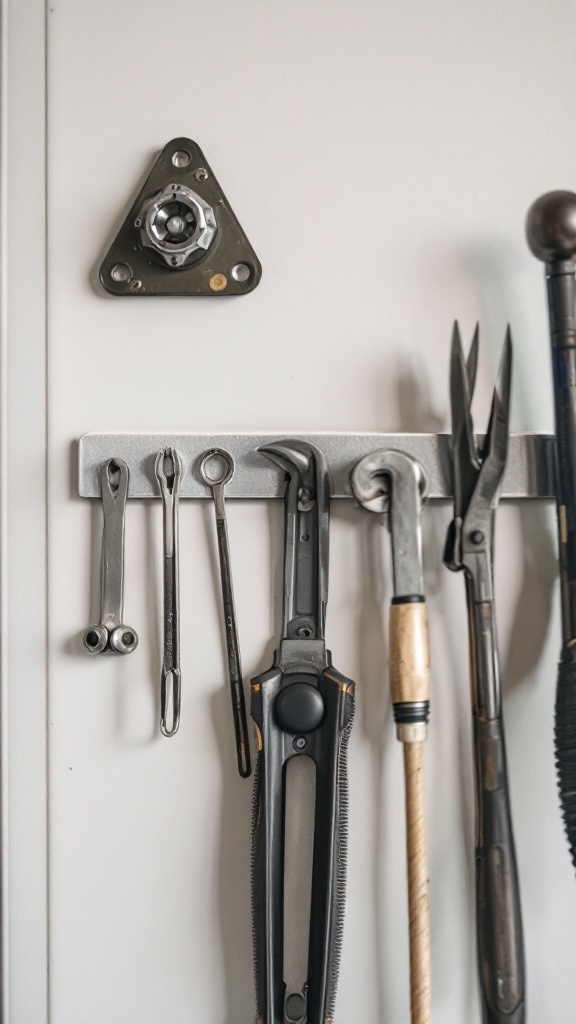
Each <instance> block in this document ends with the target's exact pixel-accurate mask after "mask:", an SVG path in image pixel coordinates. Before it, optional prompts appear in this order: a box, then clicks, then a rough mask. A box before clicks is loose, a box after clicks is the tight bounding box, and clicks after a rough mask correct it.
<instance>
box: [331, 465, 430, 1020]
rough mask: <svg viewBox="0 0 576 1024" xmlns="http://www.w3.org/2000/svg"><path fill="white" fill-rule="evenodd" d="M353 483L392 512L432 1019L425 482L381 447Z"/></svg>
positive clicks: (415, 865)
mask: <svg viewBox="0 0 576 1024" xmlns="http://www.w3.org/2000/svg"><path fill="white" fill-rule="evenodd" d="M351 483H352V491H353V492H354V497H355V498H356V500H357V501H358V502H359V504H360V505H362V506H363V507H364V508H366V509H368V511H370V512H385V511H388V512H389V525H390V534H391V538H392V569H393V579H394V597H393V598H392V604H391V607H390V636H389V654H388V664H389V670H390V686H391V690H392V704H393V708H394V720H395V722H396V735H397V737H398V739H399V740H400V742H401V743H402V745H403V748H404V775H405V782H406V860H407V867H408V909H409V931H410V1007H411V1021H412V1024H430V1020H431V1018H432V996H431V973H432V972H431V962H430V910H429V896H428V843H427V836H426V807H425V789H424V743H425V740H426V738H427V735H428V716H429V712H430V669H429V665H430V656H429V652H428V622H427V615H426V599H425V597H424V579H423V572H422V536H421V529H420V514H421V511H422V504H423V502H424V501H425V499H426V494H427V490H428V482H427V479H426V475H425V473H424V469H423V468H422V466H421V465H420V463H419V462H417V461H416V459H413V458H411V456H410V455H405V454H404V452H399V451H391V450H381V451H376V452H372V453H371V454H370V455H365V456H364V458H363V459H361V460H360V462H358V463H357V464H356V466H355V467H354V470H353V472H352V477H351Z"/></svg>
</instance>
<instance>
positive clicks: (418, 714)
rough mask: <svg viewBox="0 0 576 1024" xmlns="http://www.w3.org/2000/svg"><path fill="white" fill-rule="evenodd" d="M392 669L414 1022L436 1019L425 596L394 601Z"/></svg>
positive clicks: (412, 1015) (392, 606)
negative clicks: (426, 743)
mask: <svg viewBox="0 0 576 1024" xmlns="http://www.w3.org/2000/svg"><path fill="white" fill-rule="evenodd" d="M389 670H390V685H391V688H392V701H393V704H394V719H395V721H396V735H397V736H398V739H399V740H401V741H402V743H403V744H404V772H405V777H406V854H407V862H408V911H409V922H410V1007H411V1020H412V1024H430V1021H431V1019H432V997H431V981H430V978H431V967H430V912H429V901H428V850H427V842H426V812H425V801H424V740H425V739H426V735H427V732H428V725H427V722H428V713H429V699H430V657H429V653H428V624H427V619H426V603H425V601H424V598H423V597H421V596H419V595H415V596H414V597H413V598H408V599H398V598H396V599H395V601H393V603H392V605H391V608H390V647H389Z"/></svg>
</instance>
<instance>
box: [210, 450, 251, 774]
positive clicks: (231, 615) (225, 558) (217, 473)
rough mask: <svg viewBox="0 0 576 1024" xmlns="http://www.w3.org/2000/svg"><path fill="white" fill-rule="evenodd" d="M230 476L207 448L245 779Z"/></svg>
mask: <svg viewBox="0 0 576 1024" xmlns="http://www.w3.org/2000/svg"><path fill="white" fill-rule="evenodd" d="M218 463H220V470H218V468H214V467H215V466H216V467H217V466H218ZM210 467H212V469H211V468H210ZM233 475H234V459H233V458H232V456H231V455H230V453H229V452H227V451H224V449H223V448H210V449H209V450H208V451H207V452H205V453H204V455H203V456H202V459H201V462H200V476H201V477H202V479H203V480H204V482H205V483H206V484H208V486H209V487H210V488H211V490H212V496H213V498H214V511H215V514H216V535H217V537H218V558H219V561H220V581H221V584H222V604H223V609H224V629H225V633H226V654H227V657H228V679H229V682H230V696H231V698H232V718H233V721H234V736H235V738H236V757H237V760H238V771H239V773H240V775H241V776H242V778H243V779H247V778H249V776H250V775H251V774H252V763H251V760H250V741H249V739H248V722H247V721H246V699H245V696H244V681H243V679H242V665H241V663H240V644H239V642H238V626H237V624H236V608H235V605H234V591H233V589H232V564H231V561H230V544H229V542H228V526H227V523H226V504H225V501H224V488H225V487H226V484H227V483H228V482H229V481H230V480H231V479H232V477H233Z"/></svg>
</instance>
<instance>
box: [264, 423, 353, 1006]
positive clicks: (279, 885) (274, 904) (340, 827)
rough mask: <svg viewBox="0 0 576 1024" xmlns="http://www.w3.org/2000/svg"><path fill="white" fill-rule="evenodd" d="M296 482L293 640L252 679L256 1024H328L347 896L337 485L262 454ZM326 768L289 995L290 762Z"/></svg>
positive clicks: (308, 461) (322, 466)
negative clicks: (332, 567)
mask: <svg viewBox="0 0 576 1024" xmlns="http://www.w3.org/2000/svg"><path fill="white" fill-rule="evenodd" d="M258 451H260V452H262V454H263V455H266V456H267V457H268V458H269V459H271V460H272V461H273V462H275V463H277V464H278V465H279V466H280V467H281V468H282V469H283V470H284V472H285V474H286V481H287V486H286V493H285V535H284V603H283V625H282V637H281V640H280V644H279V648H278V650H277V651H276V654H275V658H274V665H273V667H272V668H271V669H270V670H269V671H268V672H264V673H263V675H261V676H258V677H257V678H256V679H253V680H252V704H251V714H252V718H253V719H254V723H255V727H256V734H257V740H258V757H257V762H256V771H255V783H254V819H253V849H252V854H253V862H252V904H253V922H254V964H255V981H256V1004H257V1014H258V1015H257V1017H256V1024H304V1022H306V1024H326V1022H327V1021H330V1022H331V1021H332V1016H333V1012H334V1003H335V998H336V985H337V979H338V965H339V959H340V948H341V941H342V927H343V911H344V898H345V869H346V831H347V817H348V815H347V808H348V793H347V746H348V738H349V735H350V730H351V728H352V719H353V715H354V683H353V682H351V681H350V680H349V679H346V678H345V677H344V676H342V675H341V674H340V673H339V672H337V671H336V669H334V668H333V667H332V659H331V655H330V653H329V651H327V650H326V644H325V640H324V620H325V612H326V601H327V596H328V532H329V500H330V495H329V483H328V473H327V469H326V463H325V460H324V456H323V455H322V453H321V452H320V451H319V449H318V448H316V447H315V446H314V445H312V444H310V443H309V442H306V441H299V440H286V441H278V442H275V443H273V444H265V445H262V447H260V448H259V449H258ZM298 755H306V756H308V757H310V758H312V760H313V761H314V763H315V765H316V794H315V808H314V855H313V865H312V896H311V906H310V935H309V944H308V977H307V982H306V984H305V985H304V986H303V989H302V991H301V992H288V991H287V987H286V985H285V983H284V980H283V963H284V920H283V908H284V840H285V821H284V808H285V778H286V765H287V763H288V761H289V760H290V759H291V758H293V757H295V756H298Z"/></svg>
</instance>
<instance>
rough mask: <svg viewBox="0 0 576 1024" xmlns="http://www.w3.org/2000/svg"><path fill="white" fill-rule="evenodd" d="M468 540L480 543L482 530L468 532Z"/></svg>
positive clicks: (482, 537)
mask: <svg viewBox="0 0 576 1024" xmlns="http://www.w3.org/2000/svg"><path fill="white" fill-rule="evenodd" d="M470 540H471V541H472V543H473V544H482V543H483V541H484V534H483V533H482V530H473V531H472V533H471V534H470Z"/></svg>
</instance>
